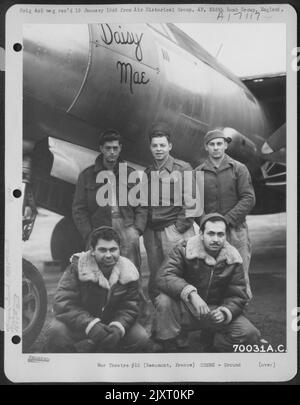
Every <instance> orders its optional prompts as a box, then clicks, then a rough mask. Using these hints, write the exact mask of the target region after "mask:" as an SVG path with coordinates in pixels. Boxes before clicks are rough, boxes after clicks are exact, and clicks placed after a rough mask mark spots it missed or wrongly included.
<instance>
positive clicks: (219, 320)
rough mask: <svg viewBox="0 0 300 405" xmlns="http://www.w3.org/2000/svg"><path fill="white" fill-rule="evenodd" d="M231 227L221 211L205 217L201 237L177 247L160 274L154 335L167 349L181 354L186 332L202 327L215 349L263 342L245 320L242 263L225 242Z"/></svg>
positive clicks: (201, 227)
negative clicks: (228, 229)
mask: <svg viewBox="0 0 300 405" xmlns="http://www.w3.org/2000/svg"><path fill="white" fill-rule="evenodd" d="M226 226H227V223H226V220H225V218H224V217H223V216H222V215H220V214H218V213H211V214H208V215H206V216H205V217H203V218H202V221H201V224H200V234H199V235H196V236H193V237H192V238H190V239H188V240H187V241H185V242H182V243H181V244H179V245H178V246H176V247H175V248H174V249H173V251H172V252H171V253H170V256H169V258H168V259H167V260H166V261H165V262H164V264H163V265H162V267H161V268H160V270H159V272H158V277H157V280H156V281H157V288H158V289H159V290H160V292H161V294H160V295H158V296H157V298H156V300H155V306H156V314H155V319H154V327H153V337H154V338H155V339H156V340H157V341H159V342H161V343H162V345H163V348H164V350H165V351H176V349H177V350H178V347H176V345H177V344H178V343H179V338H180V335H181V334H182V332H183V331H191V330H198V329H199V330H202V334H201V335H202V336H203V335H204V336H205V337H206V340H207V342H206V343H209V345H208V346H209V349H210V350H211V351H223V352H228V351H233V349H234V347H233V345H234V344H256V343H258V342H259V339H260V332H259V331H258V330H257V329H256V328H255V327H254V325H252V323H251V322H250V321H249V320H248V319H247V318H245V316H243V310H244V308H245V306H246V304H247V301H248V297H247V293H246V282H245V277H244V270H243V264H242V259H241V256H240V254H239V253H238V251H237V250H236V249H235V248H234V247H233V246H232V245H230V244H229V243H228V242H227V241H226ZM207 348H208V347H207Z"/></svg>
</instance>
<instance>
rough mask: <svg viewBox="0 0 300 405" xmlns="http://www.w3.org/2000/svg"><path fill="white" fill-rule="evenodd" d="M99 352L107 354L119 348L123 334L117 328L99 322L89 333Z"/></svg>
mask: <svg viewBox="0 0 300 405" xmlns="http://www.w3.org/2000/svg"><path fill="white" fill-rule="evenodd" d="M88 337H89V339H91V340H92V341H93V342H94V344H95V347H96V350H97V351H99V352H105V351H109V350H112V349H114V348H116V347H117V345H118V344H119V343H120V341H121V339H122V332H121V330H120V328H118V327H117V326H114V325H112V326H108V325H105V324H103V323H101V322H97V323H96V324H95V325H94V326H93V327H92V329H91V330H90V331H89V333H88Z"/></svg>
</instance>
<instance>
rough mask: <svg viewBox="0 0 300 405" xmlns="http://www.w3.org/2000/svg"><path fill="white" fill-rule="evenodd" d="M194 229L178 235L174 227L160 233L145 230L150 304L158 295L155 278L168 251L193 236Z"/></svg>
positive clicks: (171, 226)
mask: <svg viewBox="0 0 300 405" xmlns="http://www.w3.org/2000/svg"><path fill="white" fill-rule="evenodd" d="M194 234H195V231H194V228H193V227H191V228H189V229H188V230H187V231H186V232H184V233H180V232H178V231H177V229H176V227H175V225H170V226H168V227H166V228H165V229H164V230H162V231H153V230H152V229H150V228H147V229H146V231H145V233H144V245H145V248H146V252H147V259H148V268H149V283H148V294H149V297H150V299H151V300H152V302H153V301H154V298H155V297H156V295H157V294H158V292H157V290H156V286H155V278H156V274H157V271H158V269H159V268H160V266H161V264H162V262H163V261H164V259H165V258H166V257H168V255H169V253H170V251H171V250H172V249H173V247H175V246H176V245H177V244H178V243H180V242H182V241H183V240H187V239H188V238H190V237H191V236H194Z"/></svg>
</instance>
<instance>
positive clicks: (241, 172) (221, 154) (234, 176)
mask: <svg viewBox="0 0 300 405" xmlns="http://www.w3.org/2000/svg"><path fill="white" fill-rule="evenodd" d="M225 132H226V128H216V129H214V130H212V131H209V132H207V134H206V135H205V137H204V145H205V149H206V151H207V152H208V158H207V159H206V160H205V162H204V163H203V164H201V165H200V166H198V167H197V168H196V169H195V170H196V171H197V170H202V171H203V172H204V212H205V214H209V213H211V212H218V213H220V214H222V215H224V217H225V219H226V221H227V223H228V241H229V242H230V243H231V244H232V245H233V246H235V247H236V248H237V250H238V251H239V253H240V255H241V257H242V259H243V266H244V271H245V279H246V284H247V294H248V297H249V299H251V298H252V293H251V288H250V282H249V274H248V272H249V265H250V259H251V245H250V240H249V234H248V228H247V224H246V215H248V214H249V212H250V211H251V209H252V208H253V207H254V205H255V194H254V189H253V186H252V181H251V176H250V173H249V171H248V169H247V167H246V166H245V165H244V164H242V163H240V162H238V161H237V160H234V159H232V158H230V157H229V156H228V155H227V154H226V153H225V152H226V149H227V147H228V143H229V142H230V141H231V139H230V138H228V137H227V136H226V134H225Z"/></svg>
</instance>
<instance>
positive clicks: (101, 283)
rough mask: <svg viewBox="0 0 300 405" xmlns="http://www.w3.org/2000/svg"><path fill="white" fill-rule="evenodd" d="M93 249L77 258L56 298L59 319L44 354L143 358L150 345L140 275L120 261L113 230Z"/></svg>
mask: <svg viewBox="0 0 300 405" xmlns="http://www.w3.org/2000/svg"><path fill="white" fill-rule="evenodd" d="M90 244H91V249H90V250H89V251H87V252H83V253H79V254H75V255H73V256H72V258H71V264H70V266H69V267H68V268H67V269H66V271H65V273H64V274H63V276H62V278H61V280H60V282H59V285H58V289H57V292H56V294H55V297H54V313H55V319H54V321H53V322H52V324H51V326H50V329H49V332H48V341H47V343H46V346H45V349H44V351H46V352H50V353H72V352H118V351H126V352H138V351H144V349H145V347H146V345H147V343H148V335H147V333H146V331H145V329H144V328H143V327H142V326H141V325H139V324H138V323H137V317H138V315H139V273H138V271H137V269H136V267H135V266H134V264H133V263H132V262H131V261H130V260H129V259H127V258H126V257H123V256H120V237H119V234H118V233H117V232H116V231H115V230H114V229H113V228H111V227H106V226H103V227H100V228H98V229H96V230H94V231H93V232H92V234H91V239H90Z"/></svg>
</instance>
